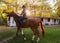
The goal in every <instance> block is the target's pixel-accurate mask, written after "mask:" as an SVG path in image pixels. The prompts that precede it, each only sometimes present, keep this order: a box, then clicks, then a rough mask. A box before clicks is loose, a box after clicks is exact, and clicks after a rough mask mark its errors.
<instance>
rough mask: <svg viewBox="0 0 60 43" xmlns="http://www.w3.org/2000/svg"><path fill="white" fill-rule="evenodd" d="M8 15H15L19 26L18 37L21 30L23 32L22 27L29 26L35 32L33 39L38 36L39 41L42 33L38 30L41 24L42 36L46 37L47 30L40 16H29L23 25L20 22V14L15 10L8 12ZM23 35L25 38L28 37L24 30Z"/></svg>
mask: <svg viewBox="0 0 60 43" xmlns="http://www.w3.org/2000/svg"><path fill="white" fill-rule="evenodd" d="M7 16H8V17H13V18H14V20H15V22H16V27H17V32H16V37H17V36H18V35H19V32H22V29H21V28H29V27H30V28H31V30H32V31H33V33H34V35H33V36H32V41H34V39H35V37H36V36H37V42H38V41H39V40H40V37H39V36H40V35H39V31H38V27H39V26H40V27H41V30H42V36H43V37H44V34H45V31H44V28H43V24H42V21H41V20H40V18H37V17H27V19H26V21H25V22H24V23H23V24H22V26H21V24H20V22H19V18H20V16H18V15H17V14H16V13H15V12H14V11H12V12H8V13H7ZM22 35H23V36H24V39H26V37H25V35H24V33H23V32H22Z"/></svg>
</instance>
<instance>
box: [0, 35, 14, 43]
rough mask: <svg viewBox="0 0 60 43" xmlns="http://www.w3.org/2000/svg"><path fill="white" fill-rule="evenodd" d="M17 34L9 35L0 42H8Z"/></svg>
mask: <svg viewBox="0 0 60 43" xmlns="http://www.w3.org/2000/svg"><path fill="white" fill-rule="evenodd" d="M14 36H15V35H13V36H11V37H8V38H5V39H3V40H2V41H0V43H8V41H9V40H11V39H13V37H14Z"/></svg>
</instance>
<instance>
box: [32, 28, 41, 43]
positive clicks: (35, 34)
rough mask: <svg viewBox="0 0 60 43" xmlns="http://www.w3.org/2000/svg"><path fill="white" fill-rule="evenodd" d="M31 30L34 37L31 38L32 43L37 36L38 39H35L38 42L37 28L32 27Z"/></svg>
mask: <svg viewBox="0 0 60 43" xmlns="http://www.w3.org/2000/svg"><path fill="white" fill-rule="evenodd" d="M32 30H33V33H34V35H33V37H32V41H34V38H35V36H37V37H38V38H37V42H39V40H40V38H39V32H38V28H37V27H34V28H32Z"/></svg>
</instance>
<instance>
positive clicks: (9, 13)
mask: <svg viewBox="0 0 60 43" xmlns="http://www.w3.org/2000/svg"><path fill="white" fill-rule="evenodd" d="M4 13H6V14H7V16H8V17H12V16H14V14H15V12H13V11H12V12H4Z"/></svg>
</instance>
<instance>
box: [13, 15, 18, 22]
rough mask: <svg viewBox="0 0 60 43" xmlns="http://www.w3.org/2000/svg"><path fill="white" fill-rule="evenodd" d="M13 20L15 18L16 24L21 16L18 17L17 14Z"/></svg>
mask: <svg viewBox="0 0 60 43" xmlns="http://www.w3.org/2000/svg"><path fill="white" fill-rule="evenodd" d="M13 18H14V20H15V22H17V21H18V19H19V16H18V15H17V14H15V15H14V16H13Z"/></svg>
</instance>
